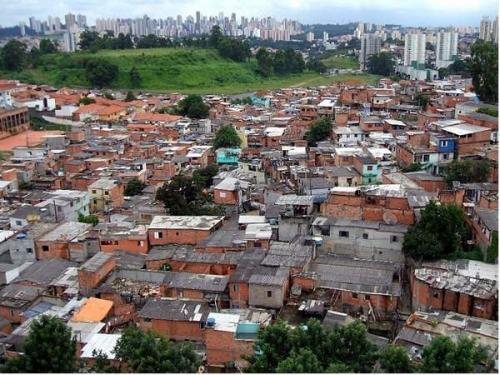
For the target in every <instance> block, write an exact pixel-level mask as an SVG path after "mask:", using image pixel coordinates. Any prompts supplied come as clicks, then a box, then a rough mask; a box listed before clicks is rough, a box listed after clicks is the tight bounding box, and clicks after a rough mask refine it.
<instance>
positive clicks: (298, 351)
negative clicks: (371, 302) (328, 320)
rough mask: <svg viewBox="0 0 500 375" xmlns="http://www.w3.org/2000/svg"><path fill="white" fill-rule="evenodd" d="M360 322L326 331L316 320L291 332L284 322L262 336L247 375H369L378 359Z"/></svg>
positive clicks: (250, 359)
mask: <svg viewBox="0 0 500 375" xmlns="http://www.w3.org/2000/svg"><path fill="white" fill-rule="evenodd" d="M366 332H367V331H366V328H365V326H364V325H363V324H362V323H361V322H359V321H357V322H354V323H352V324H349V325H348V326H345V327H335V328H333V329H327V328H324V327H323V326H322V324H321V323H320V322H319V321H318V320H316V319H310V320H308V321H307V323H306V324H305V325H301V326H298V327H297V328H295V329H291V328H290V327H289V326H288V325H287V324H286V323H285V322H284V321H282V320H278V321H277V322H276V323H275V324H274V325H271V326H268V327H266V328H265V329H264V330H261V331H260V332H259V336H258V338H257V342H256V343H255V353H254V354H253V355H252V356H250V357H248V358H247V360H248V362H249V367H248V368H247V371H248V372H281V371H285V372H309V371H311V372H323V371H328V372H370V371H371V370H372V368H373V365H374V364H375V361H376V359H377V350H376V346H375V345H374V344H372V343H371V342H369V341H368V339H367V336H366Z"/></svg>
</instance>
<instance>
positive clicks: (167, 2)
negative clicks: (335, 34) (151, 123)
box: [0, 0, 498, 26]
mask: <svg viewBox="0 0 500 375" xmlns="http://www.w3.org/2000/svg"><path fill="white" fill-rule="evenodd" d="M0 9H1V10H0V25H2V26H11V25H17V24H18V23H19V22H21V21H25V22H28V18H29V17H30V16H35V17H37V18H40V19H46V18H47V16H49V15H54V16H59V17H61V20H63V19H64V14H66V13H68V12H72V13H82V14H85V15H87V18H88V21H89V22H90V23H91V24H94V21H95V19H96V18H98V17H113V18H116V17H121V18H134V17H140V16H143V15H144V14H147V15H148V16H150V17H152V18H166V17H168V16H174V17H175V16H176V15H177V14H181V15H183V16H187V15H189V14H191V15H194V13H195V12H196V11H197V10H199V11H201V13H202V14H203V15H217V14H218V12H220V11H222V12H224V15H228V14H231V13H232V12H236V15H237V17H238V19H239V17H240V16H241V15H244V16H247V17H252V16H273V17H277V18H283V17H287V18H292V19H297V20H299V21H300V22H302V23H346V22H349V21H358V20H362V21H364V22H373V23H381V24H386V23H394V24H402V25H408V26H447V25H454V26H479V22H480V20H481V17H482V16H484V15H488V16H490V17H491V18H494V16H495V15H496V14H497V11H498V0H125V1H123V0H43V1H42V0H0Z"/></svg>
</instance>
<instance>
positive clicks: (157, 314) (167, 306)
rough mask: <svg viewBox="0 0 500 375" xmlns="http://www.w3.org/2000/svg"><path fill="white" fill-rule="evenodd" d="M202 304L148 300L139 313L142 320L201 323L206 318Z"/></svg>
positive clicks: (206, 314) (203, 304) (177, 300)
mask: <svg viewBox="0 0 500 375" xmlns="http://www.w3.org/2000/svg"><path fill="white" fill-rule="evenodd" d="M208 311H209V309H208V305H207V304H206V303H204V302H197V301H191V300H179V299H175V300H173V299H160V300H159V299H156V300H154V299H149V300H148V301H147V302H146V304H145V305H144V307H143V308H142V309H141V310H140V311H139V316H140V317H142V318H149V319H159V320H175V321H190V322H193V321H194V322H201V321H204V320H206V318H207V316H208Z"/></svg>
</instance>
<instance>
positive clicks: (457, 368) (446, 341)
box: [419, 336, 487, 373]
mask: <svg viewBox="0 0 500 375" xmlns="http://www.w3.org/2000/svg"><path fill="white" fill-rule="evenodd" d="M486 359H487V354H486V351H485V348H484V347H483V346H481V345H479V344H477V342H476V341H475V340H474V339H470V338H468V337H465V336H461V337H459V338H458V341H457V342H456V343H455V342H453V341H452V339H451V338H449V337H447V336H438V337H435V338H434V339H433V340H432V341H431V343H430V344H429V345H427V346H425V347H424V351H423V353H422V364H421V366H420V368H419V372H428V373H471V372H476V368H477V366H479V365H480V364H481V363H482V362H484V361H486Z"/></svg>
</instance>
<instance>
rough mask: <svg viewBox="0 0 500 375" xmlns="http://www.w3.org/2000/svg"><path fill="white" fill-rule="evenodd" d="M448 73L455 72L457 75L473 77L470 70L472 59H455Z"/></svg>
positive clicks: (449, 66)
mask: <svg viewBox="0 0 500 375" xmlns="http://www.w3.org/2000/svg"><path fill="white" fill-rule="evenodd" d="M446 70H447V74H446V75H450V74H455V75H461V76H462V77H464V78H470V77H471V71H470V60H469V59H465V60H461V59H455V60H454V61H453V62H452V63H451V64H450V65H448V68H447V69H446Z"/></svg>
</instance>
